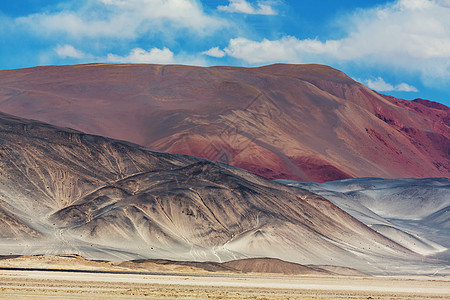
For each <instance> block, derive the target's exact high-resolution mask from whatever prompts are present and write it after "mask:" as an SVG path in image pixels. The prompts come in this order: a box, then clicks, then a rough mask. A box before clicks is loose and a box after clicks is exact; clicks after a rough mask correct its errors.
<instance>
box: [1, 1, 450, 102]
mask: <svg viewBox="0 0 450 300" xmlns="http://www.w3.org/2000/svg"><path fill="white" fill-rule="evenodd" d="M98 62H110V63H155V64H185V65H197V66H213V65H231V66H244V67H256V66H261V65H267V64H272V63H295V64H303V63H318V64H326V65H329V66H332V67H334V68H336V69H339V70H341V71H343V72H345V73H346V74H347V75H349V76H350V77H352V78H353V79H355V80H357V81H359V82H361V83H364V84H365V85H367V86H368V87H370V88H372V89H374V90H377V91H379V92H381V93H384V94H388V95H392V96H395V97H399V98H403V99H409V100H410V99H415V98H425V99H429V100H434V101H437V102H440V103H443V104H446V105H447V106H450V0H392V1H373V0H364V1H360V0H343V1H338V0H324V1H321V0H14V1H1V3H0V70H5V69H17V68H25V67H33V66H42V65H63V64H64V65H65V64H81V63H98Z"/></svg>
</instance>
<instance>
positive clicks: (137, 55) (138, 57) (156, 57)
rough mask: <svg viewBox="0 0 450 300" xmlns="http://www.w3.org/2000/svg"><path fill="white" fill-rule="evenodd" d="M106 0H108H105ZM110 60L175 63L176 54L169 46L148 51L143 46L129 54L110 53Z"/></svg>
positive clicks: (119, 61) (108, 58)
mask: <svg viewBox="0 0 450 300" xmlns="http://www.w3.org/2000/svg"><path fill="white" fill-rule="evenodd" d="M105 1H106V0H105ZM107 60H108V61H109V62H118V63H153V64H173V63H175V59H174V54H173V52H172V51H170V50H169V49H168V48H163V49H158V48H153V49H150V50H149V51H146V50H144V49H141V48H135V49H133V50H131V51H130V53H129V54H128V55H127V56H119V55H115V54H111V53H110V54H108V57H107Z"/></svg>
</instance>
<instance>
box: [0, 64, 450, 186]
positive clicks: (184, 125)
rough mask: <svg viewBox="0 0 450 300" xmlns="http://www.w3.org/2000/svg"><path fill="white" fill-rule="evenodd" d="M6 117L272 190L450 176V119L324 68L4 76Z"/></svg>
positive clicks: (0, 103)
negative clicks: (194, 162)
mask: <svg viewBox="0 0 450 300" xmlns="http://www.w3.org/2000/svg"><path fill="white" fill-rule="evenodd" d="M0 111H3V112H6V113H10V114H14V115H18V116H21V117H26V118H32V119H37V120H40V121H44V122H48V123H52V124H55V125H58V126H65V127H70V128H74V129H77V130H81V131H84V132H87V133H91V134H97V135H103V136H108V137H112V138H115V139H122V140H127V141H131V142H134V143H137V144H140V145H144V146H146V147H149V148H151V149H155V150H160V151H165V152H172V153H182V154H189V155H194V156H199V157H204V158H208V159H211V160H219V161H223V162H227V163H229V164H231V165H234V166H237V167H241V168H244V169H247V170H250V171H252V172H255V173H257V174H260V175H262V176H265V177H267V178H288V179H294V180H301V181H318V182H323V181H330V180H336V179H342V178H349V177H369V176H370V177H384V178H398V177H449V175H450V130H449V126H450V109H449V108H448V107H446V106H444V105H441V104H438V103H435V102H431V101H428V100H423V99H417V100H414V101H406V100H401V99H396V98H393V97H389V96H384V95H381V94H378V93H376V92H374V91H372V90H370V89H369V88H367V87H365V86H364V85H362V84H360V83H358V82H355V81H354V80H352V79H351V78H350V77H348V76H347V75H345V74H344V73H342V72H340V71H338V70H335V69H333V68H330V67H327V66H322V65H284V64H277V65H270V66H265V67H259V68H237V67H208V68H203V67H189V66H160V65H114V64H91V65H75V66H50V67H36V68H29V69H20V70H9V71H1V72H0Z"/></svg>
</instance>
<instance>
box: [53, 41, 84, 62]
mask: <svg viewBox="0 0 450 300" xmlns="http://www.w3.org/2000/svg"><path fill="white" fill-rule="evenodd" d="M55 52H56V54H57V55H58V56H59V57H61V58H77V59H81V58H87V57H90V55H87V54H86V53H84V52H83V51H81V50H78V49H76V48H75V47H74V46H72V45H68V44H66V45H63V46H61V45H58V46H57V47H56V48H55Z"/></svg>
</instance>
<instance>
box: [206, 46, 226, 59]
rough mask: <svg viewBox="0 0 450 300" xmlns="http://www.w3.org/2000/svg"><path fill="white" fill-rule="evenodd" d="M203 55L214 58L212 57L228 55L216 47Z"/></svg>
mask: <svg viewBox="0 0 450 300" xmlns="http://www.w3.org/2000/svg"><path fill="white" fill-rule="evenodd" d="M202 54H203V55H208V56H212V57H219V58H220V57H224V56H225V55H226V54H225V51H223V50H220V49H219V47H214V48H211V49H209V50H207V51H203V52H202Z"/></svg>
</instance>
